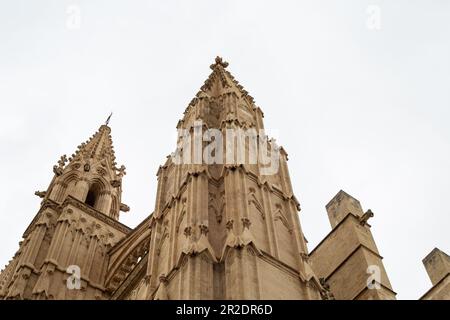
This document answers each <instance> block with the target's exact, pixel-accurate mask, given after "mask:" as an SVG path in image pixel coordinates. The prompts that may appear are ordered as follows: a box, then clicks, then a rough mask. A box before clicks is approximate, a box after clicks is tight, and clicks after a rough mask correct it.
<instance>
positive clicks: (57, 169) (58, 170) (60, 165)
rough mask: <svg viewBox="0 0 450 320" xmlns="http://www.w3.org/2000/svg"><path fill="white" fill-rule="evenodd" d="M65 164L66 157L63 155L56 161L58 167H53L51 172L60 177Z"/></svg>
mask: <svg viewBox="0 0 450 320" xmlns="http://www.w3.org/2000/svg"><path fill="white" fill-rule="evenodd" d="M66 162H67V156H66V155H63V156H61V158H60V159H59V160H58V165H57V166H53V172H54V173H55V174H56V175H57V176H60V175H62V172H63V170H64V166H65V164H66Z"/></svg>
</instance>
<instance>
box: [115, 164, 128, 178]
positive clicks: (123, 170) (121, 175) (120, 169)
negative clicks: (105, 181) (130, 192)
mask: <svg viewBox="0 0 450 320" xmlns="http://www.w3.org/2000/svg"><path fill="white" fill-rule="evenodd" d="M125 170H126V168H125V166H124V165H121V166H120V168H119V169H117V175H118V176H119V178H123V176H124V175H126V174H127V173H126V171H125Z"/></svg>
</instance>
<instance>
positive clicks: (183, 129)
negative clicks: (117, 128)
mask: <svg viewBox="0 0 450 320" xmlns="http://www.w3.org/2000/svg"><path fill="white" fill-rule="evenodd" d="M227 67H228V63H227V62H225V61H223V60H222V59H221V58H220V57H217V58H216V60H215V62H214V63H213V64H212V65H211V67H210V68H211V69H212V72H211V74H210V76H209V77H208V79H207V80H206V81H205V83H204V84H203V86H202V87H201V88H200V91H199V92H198V93H197V94H196V96H195V97H194V99H192V101H191V102H190V103H189V105H188V107H187V108H186V110H185V111H184V115H183V117H182V119H181V120H180V121H179V122H178V125H177V129H178V131H179V135H178V143H177V145H176V146H175V147H176V148H175V152H174V153H172V154H170V155H169V156H168V157H167V160H166V162H165V163H164V164H163V165H161V166H160V167H159V169H158V172H157V180H158V182H157V183H158V189H157V194H156V201H155V208H154V211H153V212H152V213H151V214H150V215H149V216H148V217H147V218H146V219H144V220H143V221H142V222H141V223H140V224H139V225H138V226H136V227H135V228H133V229H132V228H129V227H127V226H126V225H124V224H122V223H121V222H120V221H119V217H120V212H126V211H129V209H130V208H129V207H128V206H127V205H126V204H125V203H123V202H122V179H123V178H124V176H125V174H126V172H125V166H123V165H122V166H119V165H118V164H117V162H116V157H115V153H114V149H113V142H112V137H111V128H110V126H109V121H107V122H106V123H105V124H104V125H101V126H100V128H99V129H98V131H97V132H96V133H95V134H94V135H93V136H92V137H90V138H89V139H88V140H87V141H86V142H83V143H81V144H80V145H79V146H78V148H77V150H76V151H75V152H74V154H72V155H71V156H70V157H67V156H65V155H64V156H62V157H61V158H60V159H59V161H58V162H57V164H56V165H55V166H54V167H53V174H54V175H53V178H52V180H51V182H50V184H49V186H48V188H47V190H44V191H37V192H36V193H35V194H36V196H38V197H40V198H42V202H41V204H40V207H39V210H38V212H37V214H36V215H35V216H34V218H33V219H32V220H31V223H30V224H29V225H28V227H27V228H26V230H25V232H24V234H23V239H22V241H21V242H20V243H19V249H18V251H17V252H16V254H15V255H14V256H13V257H12V259H11V260H10V261H9V262H8V264H7V265H6V266H5V267H4V269H3V270H2V271H1V273H0V299H37V300H39V299H55V300H65V299H67V300H70V299H79V300H83V299H84V300H94V299H101V300H116V299H117V300H163V299H173V300H191V299H202V300H216V299H220V300H233V299H255V300H259V299H265V300H268V299H282V300H288V299H289V300H331V299H336V300H370V299H374V300H376V299H390V300H391V299H395V297H396V293H395V291H394V289H393V288H392V286H391V283H390V281H389V278H388V275H387V273H386V271H385V268H384V266H383V262H382V259H383V258H382V256H381V254H380V252H379V251H378V249H377V246H376V243H375V240H374V238H373V236H372V233H371V226H370V219H371V218H373V215H374V214H373V213H372V211H371V210H363V208H362V205H361V203H360V202H359V201H358V200H357V199H355V198H353V197H352V196H351V195H349V194H347V193H346V192H344V191H342V190H341V191H339V192H338V193H337V194H336V196H334V198H333V199H331V200H330V202H329V203H328V204H327V205H326V210H327V213H328V218H329V221H330V224H331V230H330V232H329V234H328V235H327V236H326V237H325V238H324V239H323V240H322V241H321V242H320V243H319V244H318V245H317V246H316V247H315V248H314V249H312V250H311V251H310V250H308V247H307V241H306V239H305V236H304V234H303V230H302V226H301V224H300V219H299V216H300V215H299V213H300V203H299V202H298V200H297V198H296V197H295V195H294V192H293V190H292V186H291V181H290V177H289V169H288V155H287V152H286V150H284V149H283V147H280V146H278V145H277V144H276V142H275V141H274V140H271V139H269V138H268V137H267V136H266V135H265V133H264V123H263V118H264V114H263V112H262V110H261V109H260V108H259V107H258V106H256V105H255V103H254V100H253V98H252V97H251V96H250V95H249V93H248V92H247V91H246V90H245V89H244V88H243V86H242V85H241V84H239V82H238V81H237V80H236V79H235V78H234V77H233V76H232V75H231V73H230V72H229V71H228V69H227ZM223 136H226V138H224V139H225V140H223V139H222V138H223ZM230 136H231V138H230ZM423 263H424V265H425V268H426V270H427V272H428V274H429V276H430V279H431V282H432V287H431V288H430V290H429V291H428V292H426V293H425V294H424V295H423V296H422V297H421V299H450V276H449V274H450V257H449V256H448V255H447V254H445V253H444V252H442V251H440V250H439V249H437V248H436V249H434V250H433V251H432V252H431V253H430V254H429V255H428V256H427V257H426V258H425V259H424V260H423Z"/></svg>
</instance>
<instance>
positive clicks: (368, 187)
mask: <svg viewBox="0 0 450 320" xmlns="http://www.w3.org/2000/svg"><path fill="white" fill-rule="evenodd" d="M344 3H345V5H344ZM78 13H79V17H80V19H78ZM449 39H450V2H449V1H445V0H441V1H439V0H434V1H426V0H422V1H406V0H405V1H365V0H355V1H345V2H339V3H338V1H334V0H330V1H317V0H311V1H270V2H265V1H261V0H258V1H242V0H241V1H220V2H219V1H206V0H202V1H200V0H197V1H158V2H157V1H137V0H136V1H111V0H104V1H98V0H89V1H87V0H86V1H77V0H72V1H61V0H54V1H49V0H47V1H44V0H41V1H32V0H29V1H22V0H14V1H7V0H0V148H1V150H2V151H1V158H0V165H1V168H2V179H1V183H0V200H1V201H0V243H1V245H0V265H1V267H2V266H3V265H4V264H5V263H6V262H7V261H8V260H9V259H10V258H11V257H12V256H13V254H14V252H15V251H16V250H17V249H18V242H19V241H20V238H21V235H22V233H23V231H24V230H25V228H26V227H27V226H28V224H29V223H30V222H31V220H32V218H33V217H34V215H35V214H36V212H37V210H38V209H39V203H40V199H39V198H38V197H36V196H34V195H33V193H34V191H36V190H45V189H46V188H47V186H48V184H49V183H50V180H51V178H52V175H53V173H52V166H53V165H54V164H55V163H56V161H57V160H58V158H59V157H60V156H61V155H62V154H68V155H69V154H72V153H73V152H74V151H75V148H76V146H77V145H78V144H80V143H81V142H82V141H85V140H86V139H87V138H88V137H89V136H91V135H92V134H93V133H94V132H95V131H96V130H97V129H98V127H99V126H100V125H101V124H102V123H103V122H104V121H105V119H106V117H107V116H108V114H109V113H110V111H113V112H114V115H113V118H112V120H111V123H110V125H111V127H112V135H113V141H114V145H115V149H116V156H117V159H118V164H119V165H120V164H122V163H123V164H125V165H126V167H127V173H128V174H127V176H126V177H125V178H124V193H123V202H124V203H126V204H128V205H130V207H131V212H128V213H122V217H121V221H122V222H124V223H125V224H127V225H129V226H136V225H137V224H138V223H139V222H140V221H141V220H143V219H144V218H145V217H147V216H148V215H149V214H150V213H151V212H152V210H153V207H154V201H155V195H156V176H155V174H156V171H157V168H158V166H159V165H160V164H162V163H163V162H164V161H165V159H166V155H168V154H169V153H170V152H172V151H173V150H174V147H175V136H176V129H175V126H176V124H177V121H178V119H180V118H181V116H182V113H183V111H184V109H185V108H186V106H187V104H188V103H189V101H190V100H191V99H192V98H193V96H194V95H195V94H196V93H197V91H198V89H199V88H200V86H201V85H202V84H203V81H204V80H205V79H206V78H207V76H208V75H209V73H210V69H209V65H210V64H211V63H212V62H213V60H214V58H215V56H216V55H221V56H223V57H224V59H225V60H226V61H228V62H229V63H230V66H229V67H228V70H230V71H231V72H232V74H233V75H234V76H235V77H236V78H237V80H239V81H240V82H241V83H242V84H243V85H244V87H245V88H246V89H247V90H248V91H249V92H250V94H251V95H252V96H253V97H254V98H255V100H256V104H257V105H258V106H260V107H261V109H262V110H263V111H264V113H265V125H266V128H267V130H268V131H269V132H272V135H274V136H276V137H277V141H278V143H279V144H280V145H283V146H284V147H285V149H286V150H287V152H288V153H289V169H290V174H291V179H292V182H293V186H294V192H295V193H296V195H297V197H298V199H299V201H300V203H301V205H302V211H301V213H300V220H301V223H302V226H303V230H304V232H305V236H306V238H307V239H308V240H309V249H310V250H312V249H313V248H314V247H315V246H316V244H318V243H319V241H320V240H321V239H323V237H325V236H326V235H327V234H328V232H329V231H330V225H329V222H328V218H327V215H326V211H325V204H326V203H327V202H328V201H329V200H330V199H331V198H332V197H333V196H334V195H335V194H336V193H337V192H338V191H339V190H340V189H343V190H345V191H346V192H348V193H349V194H351V195H353V196H354V197H356V198H357V199H359V200H360V201H361V203H362V206H363V208H364V210H367V209H369V208H370V209H372V210H373V212H374V213H375V217H374V218H373V219H371V221H370V223H371V225H372V232H373V234H374V237H375V240H376V242H377V245H378V248H379V251H380V253H381V255H382V256H383V257H384V260H383V261H384V265H385V267H386V270H387V272H388V276H389V278H390V280H391V283H392V286H393V288H394V290H395V291H396V292H397V293H398V296H397V297H398V298H399V299H417V298H419V297H420V296H421V295H422V294H424V293H425V292H426V291H427V290H428V289H429V288H430V287H431V282H430V281H429V279H428V276H427V274H426V271H425V269H424V267H423V265H422V262H421V260H422V259H423V258H424V257H425V256H426V255H427V254H428V253H429V252H430V251H431V250H432V249H433V248H434V247H438V248H440V249H442V250H444V251H446V252H447V253H450V241H449V239H450V237H449V222H450V218H449V213H450V212H449V211H450V210H449V208H448V199H449V196H450V167H449V164H450V148H449V145H450V126H449V120H450V59H449V57H450V40H449ZM1 267H0V268H1Z"/></svg>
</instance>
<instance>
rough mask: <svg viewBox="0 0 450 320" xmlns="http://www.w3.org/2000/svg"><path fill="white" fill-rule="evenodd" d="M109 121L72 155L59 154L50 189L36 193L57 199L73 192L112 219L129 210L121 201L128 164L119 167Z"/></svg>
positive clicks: (61, 200) (57, 200)
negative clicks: (120, 212)
mask: <svg viewBox="0 0 450 320" xmlns="http://www.w3.org/2000/svg"><path fill="white" fill-rule="evenodd" d="M109 119H110V118H108V120H109ZM108 122H109V121H107V122H106V123H105V124H104V125H101V126H100V128H99V129H98V130H97V131H96V132H95V133H94V135H92V136H91V137H90V138H89V139H88V140H87V141H85V142H83V143H81V144H80V145H79V146H78V147H77V150H76V151H75V153H74V154H72V155H71V156H70V157H69V158H67V156H66V155H63V156H62V157H61V158H60V160H59V161H58V163H57V165H55V166H54V167H53V172H54V173H55V177H54V179H53V181H52V183H51V185H50V187H49V189H48V191H47V192H36V195H38V196H41V197H44V198H50V199H51V200H53V201H56V202H58V203H61V202H63V201H64V200H65V199H66V197H67V196H72V197H74V198H76V199H78V200H80V201H82V202H85V203H87V204H89V205H91V206H92V207H94V208H95V209H97V210H98V211H100V212H102V213H104V214H105V215H107V216H110V217H111V218H113V219H118V216H119V211H120V210H121V211H128V209H129V208H128V206H126V205H124V204H122V203H121V202H120V198H121V194H122V178H123V176H124V175H125V174H126V172H125V166H123V165H122V166H120V167H117V163H116V156H115V154H114V148H113V143H112V138H111V128H110V127H109V126H108V125H107V123H108Z"/></svg>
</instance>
